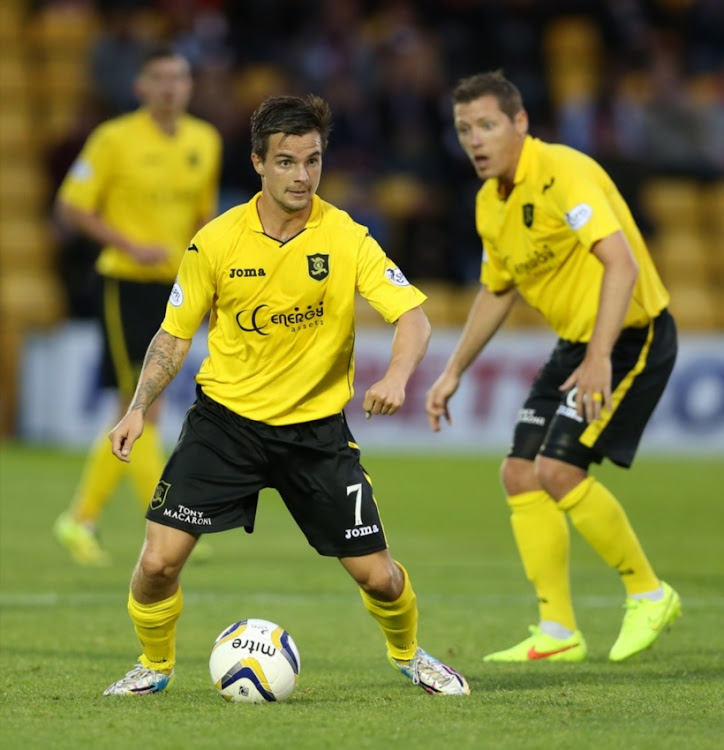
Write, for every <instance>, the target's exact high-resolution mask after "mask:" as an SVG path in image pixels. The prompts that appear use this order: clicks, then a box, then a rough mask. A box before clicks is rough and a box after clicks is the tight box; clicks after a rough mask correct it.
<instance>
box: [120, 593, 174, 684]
mask: <svg viewBox="0 0 724 750" xmlns="http://www.w3.org/2000/svg"><path fill="white" fill-rule="evenodd" d="M183 603H184V599H183V595H182V594H181V587H180V586H179V587H178V589H177V590H176V593H175V594H174V595H173V596H170V597H169V598H168V599H164V600H163V601H160V602H155V603H154V604H139V602H137V601H136V600H135V599H134V598H133V594H132V593H129V594H128V614H129V615H130V616H131V620H133V625H134V627H135V628H136V635H137V636H138V640H139V641H141V647H142V648H143V653H142V654H141V656H140V657H139V661H140V662H141V664H143V666H144V667H148V668H150V669H155V670H158V671H159V672H170V671H171V670H172V669H173V667H174V664H176V623H177V622H178V618H179V617H180V616H181V610H182V609H183Z"/></svg>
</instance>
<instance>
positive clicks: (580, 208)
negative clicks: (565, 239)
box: [566, 203, 593, 231]
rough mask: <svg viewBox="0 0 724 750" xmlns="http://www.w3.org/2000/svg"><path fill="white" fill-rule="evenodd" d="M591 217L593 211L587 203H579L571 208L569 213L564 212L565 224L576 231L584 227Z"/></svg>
mask: <svg viewBox="0 0 724 750" xmlns="http://www.w3.org/2000/svg"><path fill="white" fill-rule="evenodd" d="M591 216H593V209H592V208H591V207H590V206H589V205H588V203H579V204H578V205H577V206H573V208H572V209H571V210H570V211H566V224H568V226H569V227H570V228H571V229H573V231H576V230H577V229H580V228H581V227H584V226H585V225H586V224H588V222H589V221H590V219H591Z"/></svg>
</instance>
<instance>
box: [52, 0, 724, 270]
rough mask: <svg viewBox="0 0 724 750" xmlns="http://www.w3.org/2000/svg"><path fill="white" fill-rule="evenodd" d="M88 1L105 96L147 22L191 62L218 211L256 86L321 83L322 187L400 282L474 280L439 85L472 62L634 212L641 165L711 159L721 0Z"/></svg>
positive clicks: (462, 167) (717, 116)
mask: <svg viewBox="0 0 724 750" xmlns="http://www.w3.org/2000/svg"><path fill="white" fill-rule="evenodd" d="M96 7H97V8H98V9H99V11H100V12H101V15H100V21H101V23H102V27H103V31H102V33H101V34H100V35H99V37H98V38H97V40H96V43H95V44H94V46H93V49H92V52H91V57H90V61H89V63H90V68H91V71H92V75H93V82H94V90H95V93H96V96H97V97H98V100H99V102H100V104H101V105H102V106H103V107H105V108H106V109H107V110H108V111H110V112H118V111H125V110H128V109H129V108H132V107H133V106H135V98H134V96H133V93H132V88H131V84H130V81H131V79H132V75H133V71H134V70H135V66H136V63H137V60H138V57H139V55H140V54H141V53H142V51H143V49H145V47H146V46H147V44H148V43H149V42H150V41H152V40H154V37H162V38H164V39H165V40H166V41H169V42H172V43H173V44H174V45H175V46H176V48H177V49H180V50H181V51H182V52H183V53H184V54H185V55H186V56H188V57H189V58H190V59H191V60H192V61H193V64H194V70H195V76H196V82H197V86H196V96H195V98H194V101H193V102H192V105H191V109H192V111H193V112H194V113H196V114H198V115H200V116H201V117H203V118H205V119H208V120H209V121H211V122H212V123H214V124H215V125H216V126H217V128H218V129H219V131H220V132H221V134H222V137H223V139H224V164H223V171H222V177H221V207H222V208H226V207H229V206H231V205H233V204H235V203H238V202H241V201H243V200H246V199H247V198H248V197H249V195H250V194H251V193H252V192H254V190H255V184H256V183H255V175H254V173H253V171H252V169H251V167H250V162H249V154H248V147H247V143H248V133H247V122H248V118H249V114H250V113H251V111H253V109H254V108H255V107H256V105H257V104H258V103H259V101H261V99H263V98H265V97H266V96H268V95H270V94H280V93H291V94H302V93H306V92H308V91H311V92H314V93H317V94H320V95H322V96H324V97H326V98H327V99H328V100H329V101H330V103H331V105H332V107H333V111H334V112H335V121H334V128H333V131H332V136H331V140H330V144H329V149H328V151H327V152H326V154H325V163H326V167H327V169H326V172H325V181H324V182H323V184H322V186H321V190H322V192H324V191H325V190H329V191H334V194H332V195H330V198H331V199H332V200H334V201H336V202H337V204H338V205H340V206H341V207H343V208H347V209H350V210H354V212H355V215H356V217H358V218H360V220H361V219H362V218H363V217H364V220H365V222H366V223H367V224H368V225H369V226H370V227H371V228H373V230H374V231H375V232H376V233H379V234H382V235H384V236H383V237H382V236H381V237H380V239H381V240H383V241H384V243H385V245H386V246H387V247H388V248H389V251H390V254H391V255H392V256H393V257H395V258H396V259H397V260H398V261H399V262H400V263H402V264H403V265H404V266H405V268H406V270H407V271H408V272H409V275H410V276H411V277H412V278H413V279H414V278H419V277H422V276H424V277H430V276H432V277H435V278H441V279H445V280H448V281H452V282H455V283H467V282H471V281H475V280H476V279H477V270H476V269H477V267H478V266H479V255H480V246H479V242H478V240H477V237H476V236H475V235H474V232H471V231H470V229H469V228H470V216H471V215H472V214H471V212H472V196H473V195H474V192H475V189H474V185H473V184H472V183H471V181H470V179H469V175H468V170H467V168H466V164H465V163H464V160H463V159H462V155H461V154H460V153H459V147H458V146H457V140H456V138H455V137H454V133H453V132H452V128H451V122H450V116H449V111H450V107H449V102H448V101H447V95H446V93H445V91H446V89H447V87H448V85H449V83H450V81H452V80H456V79H458V78H460V77H462V76H464V75H466V74H468V73H470V72H471V71H477V70H485V69H493V68H498V67H499V68H502V69H503V70H504V72H505V74H506V75H507V77H508V78H510V79H511V80H513V81H515V83H516V84H517V85H518V87H519V88H520V89H521V91H522V93H523V96H524V98H525V101H526V104H527V109H528V110H529V113H530V115H531V118H532V120H533V121H534V122H535V123H536V132H535V135H537V136H539V137H541V138H544V139H546V140H550V141H559V142H563V143H567V144H569V145H571V146H573V147H575V148H578V149H580V150H582V151H585V152H587V153H589V154H591V155H592V156H594V157H595V158H598V159H600V160H601V161H602V162H603V163H604V165H605V166H606V167H607V168H609V169H610V170H613V171H614V172H615V173H616V176H617V181H618V182H619V184H620V185H621V189H622V191H623V192H624V195H625V197H626V198H627V200H628V201H629V203H630V204H631V206H632V209H633V210H634V213H635V214H636V215H637V218H638V219H639V220H640V221H643V217H641V216H640V215H639V212H638V207H637V196H636V193H637V190H638V186H639V184H640V182H641V180H642V179H645V178H646V177H647V176H648V175H650V174H655V173H657V172H658V173H660V172H666V173H672V172H675V173H689V174H694V175H698V176H704V177H707V178H709V177H711V176H716V175H721V173H722V169H724V139H722V138H721V132H722V128H724V72H723V71H724V3H722V2H721V1H720V0H688V1H686V2H670V1H668V0H549V2H546V3H541V2H536V0H444V1H443V0H426V1H425V2H412V0H390V1H386V2H382V1H381V0H310V2H307V3H304V4H302V3H300V2H298V0H247V1H246V2H243V3H239V2H224V0H156V1H155V2H141V1H140V0H96ZM576 29H578V31H576ZM586 29H587V31H586ZM581 30H583V32H582V33H583V35H582V36H579V37H578V38H576V37H575V34H576V33H580V32H581ZM554 31H556V33H557V36H556V35H555V34H554ZM586 34H588V36H586ZM572 35H573V36H572ZM551 40H553V41H551ZM566 50H567V51H568V54H569V56H568V59H566ZM74 137H75V136H73V135H72V134H71V135H70V138H69V141H68V143H66V144H65V147H68V146H69V145H70V143H72V141H73V138H74ZM644 227H645V223H644Z"/></svg>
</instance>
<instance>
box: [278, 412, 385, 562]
mask: <svg viewBox="0 0 724 750" xmlns="http://www.w3.org/2000/svg"><path fill="white" fill-rule="evenodd" d="M279 434H280V439H279V440H278V441H277V442H276V443H275V447H274V463H275V467H276V470H275V471H273V476H274V486H275V487H276V488H277V490H278V491H279V493H280V495H281V496H282V499H283V500H284V502H285V504H286V506H287V508H288V509H289V512H290V513H291V514H292V516H293V517H294V520H295V521H296V523H297V525H298V526H299V527H300V528H301V530H302V531H303V532H304V535H305V536H306V538H307V541H308V542H309V544H310V545H311V546H312V547H314V548H315V549H316V550H317V552H319V554H321V555H328V556H332V557H340V558H341V557H356V556H359V555H368V554H371V553H374V552H379V551H380V550H383V549H385V548H386V547H387V541H386V539H385V534H384V529H383V527H382V521H381V518H380V513H379V509H378V507H377V501H376V499H375V497H374V494H373V490H372V480H371V478H370V476H369V475H368V474H367V472H366V471H365V470H364V468H363V467H362V465H361V463H360V449H359V447H358V446H357V444H356V443H355V441H354V438H353V436H352V433H351V432H350V430H349V428H348V426H347V423H346V420H345V418H344V416H343V415H341V414H339V415H336V416H333V417H329V418H327V419H320V420H315V421H314V422H310V423H307V424H305V425H292V426H290V427H289V428H284V429H282V430H281V431H280V433H279Z"/></svg>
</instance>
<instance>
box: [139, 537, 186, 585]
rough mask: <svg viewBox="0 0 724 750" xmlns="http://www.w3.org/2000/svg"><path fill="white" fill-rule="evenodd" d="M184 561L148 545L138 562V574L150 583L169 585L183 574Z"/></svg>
mask: <svg viewBox="0 0 724 750" xmlns="http://www.w3.org/2000/svg"><path fill="white" fill-rule="evenodd" d="M182 567H183V561H182V560H180V559H177V558H176V557H175V556H174V555H169V554H168V553H166V552H164V551H162V550H158V549H154V548H152V547H149V546H148V545H146V547H144V549H143V552H142V553H141V558H140V560H139V561H138V565H137V569H138V573H139V574H140V575H141V576H142V577H143V578H144V579H145V580H146V581H148V582H151V583H155V584H168V583H172V582H174V581H176V580H177V579H178V577H179V574H180V573H181V568H182Z"/></svg>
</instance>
